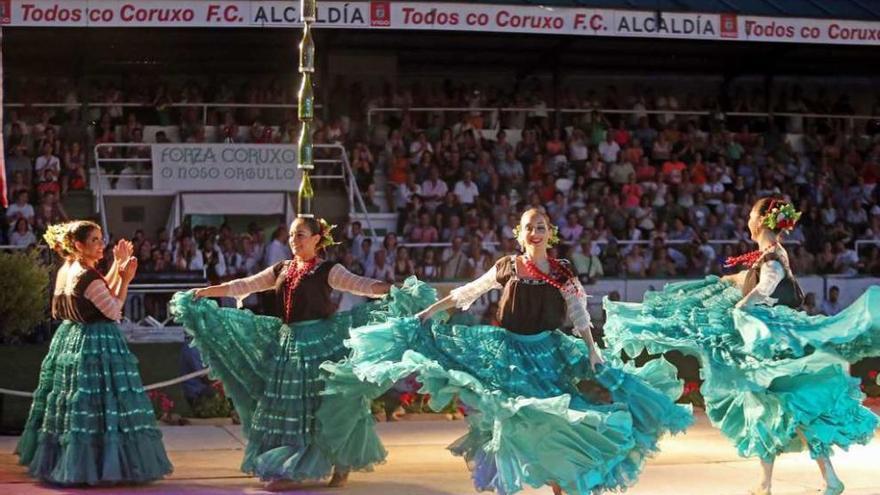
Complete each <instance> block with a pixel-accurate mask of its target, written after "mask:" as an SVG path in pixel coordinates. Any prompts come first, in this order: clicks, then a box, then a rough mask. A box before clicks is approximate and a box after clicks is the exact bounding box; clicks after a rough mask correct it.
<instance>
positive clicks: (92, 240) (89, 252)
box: [74, 229, 104, 265]
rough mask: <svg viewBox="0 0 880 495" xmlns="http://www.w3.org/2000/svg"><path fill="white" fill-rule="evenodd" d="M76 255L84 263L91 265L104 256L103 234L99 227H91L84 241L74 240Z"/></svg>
mask: <svg viewBox="0 0 880 495" xmlns="http://www.w3.org/2000/svg"><path fill="white" fill-rule="evenodd" d="M74 246H75V247H76V251H77V256H78V257H79V258H80V259H81V260H82V261H83V262H85V263H86V264H89V265H93V264H95V263H97V262H98V261H100V260H101V258H103V257H104V236H103V235H102V233H101V229H92V230H90V231H89V235H88V236H87V237H86V240H85V241H82V242H81V241H76V242H75V243H74Z"/></svg>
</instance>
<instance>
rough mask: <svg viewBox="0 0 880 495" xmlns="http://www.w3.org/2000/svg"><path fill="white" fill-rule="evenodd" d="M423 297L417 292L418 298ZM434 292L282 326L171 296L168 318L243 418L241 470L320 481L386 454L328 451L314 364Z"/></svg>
mask: <svg viewBox="0 0 880 495" xmlns="http://www.w3.org/2000/svg"><path fill="white" fill-rule="evenodd" d="M420 291H421V292H420ZM434 296H435V295H434V292H433V291H426V289H425V288H424V287H421V286H418V287H416V286H415V285H414V284H413V282H408V284H405V285H404V287H403V288H402V289H398V288H394V289H393V293H392V295H391V296H389V297H386V298H385V299H382V300H379V301H374V302H370V303H367V304H364V305H361V306H359V307H356V308H354V309H353V310H351V311H347V312H342V313H337V314H336V315H333V316H332V317H330V318H327V319H325V320H312V321H304V322H297V323H292V324H283V323H282V322H281V320H280V319H278V318H274V317H269V316H259V315H255V314H254V313H252V312H250V311H247V310H238V309H231V308H220V307H218V305H217V303H216V302H214V301H212V300H209V299H197V300H196V299H194V298H193V295H192V292H182V293H177V294H175V296H174V298H173V299H172V301H171V306H170V307H171V312H172V314H173V315H174V317H175V318H176V319H177V321H178V322H180V323H181V324H182V325H183V326H184V328H185V329H186V331H187V332H188V333H190V334H191V335H192V336H193V344H192V345H194V346H196V347H197V348H198V349H199V351H200V352H201V355H202V359H203V360H204V362H205V364H206V365H207V366H209V367H210V368H211V376H212V377H215V378H217V379H219V380H220V381H221V382H222V383H223V386H224V389H225V391H226V394H227V396H229V397H230V398H231V399H232V402H233V404H234V405H235V408H236V411H237V412H238V413H239V416H240V417H241V420H242V426H243V432H244V434H245V436H246V438H247V446H246V448H245V454H244V459H243V461H242V465H241V469H242V471H244V472H246V473H250V474H254V475H256V476H259V477H260V478H261V479H263V480H275V479H285V480H292V481H306V480H318V479H323V478H326V477H328V476H330V474H332V472H333V469H334V467H335V468H336V469H338V470H342V471H346V470H362V471H364V470H370V469H372V466H373V464H375V463H378V462H382V461H383V460H384V459H385V456H386V452H385V450H384V448H383V447H382V445H381V443H379V442H378V441H376V442H372V443H369V444H366V443H354V442H353V443H352V444H351V446H350V448H349V449H345V450H336V451H333V452H331V451H329V449H327V448H326V446H325V445H324V444H323V443H322V441H321V438H322V437H321V435H320V430H321V429H322V428H327V429H331V430H335V429H336V428H337V426H336V425H334V424H327V423H324V424H323V425H322V424H319V423H318V422H317V421H316V419H315V412H316V411H317V409H318V407H319V406H320V405H321V402H322V392H323V389H324V380H323V377H322V374H321V371H320V365H321V364H322V363H324V362H328V361H329V362H336V361H340V360H341V359H343V358H344V357H345V356H346V355H347V354H348V349H347V348H346V347H345V346H344V345H343V341H344V340H345V339H347V338H348V337H349V331H350V330H351V329H352V328H354V327H357V326H361V325H365V324H367V323H370V322H373V321H376V320H375V319H376V318H385V317H389V316H391V315H400V314H411V313H414V312H416V311H418V310H419V309H421V308H423V307H425V306H427V305H428V304H430V302H431V301H432V300H433V299H434Z"/></svg>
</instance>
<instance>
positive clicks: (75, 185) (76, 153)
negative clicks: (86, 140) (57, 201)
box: [61, 141, 87, 195]
mask: <svg viewBox="0 0 880 495" xmlns="http://www.w3.org/2000/svg"><path fill="white" fill-rule="evenodd" d="M86 185H87V184H86V153H85V151H84V150H83V149H82V145H81V144H80V142H79V141H73V142H72V143H70V145H69V146H68V147H67V148H66V149H65V150H64V172H63V173H62V175H61V194H62V195H64V194H67V191H79V190H82V189H85V188H86Z"/></svg>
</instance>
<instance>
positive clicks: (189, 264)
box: [174, 236, 205, 272]
mask: <svg viewBox="0 0 880 495" xmlns="http://www.w3.org/2000/svg"><path fill="white" fill-rule="evenodd" d="M174 268H175V269H176V270H177V271H184V272H185V271H194V270H202V269H204V268H205V260H204V258H203V257H202V251H201V250H200V249H198V247H197V245H196V242H195V241H194V240H193V238H192V237H190V236H184V237H183V238H181V239H180V241H178V246H177V248H176V249H175V253H174Z"/></svg>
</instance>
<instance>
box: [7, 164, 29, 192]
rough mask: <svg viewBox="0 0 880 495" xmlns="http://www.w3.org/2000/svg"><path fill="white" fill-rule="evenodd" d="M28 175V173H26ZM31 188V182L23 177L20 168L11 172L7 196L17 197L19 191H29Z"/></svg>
mask: <svg viewBox="0 0 880 495" xmlns="http://www.w3.org/2000/svg"><path fill="white" fill-rule="evenodd" d="M28 175H30V174H28ZM30 190H31V182H30V181H29V180H27V179H26V178H25V174H23V173H22V172H21V171H20V170H16V171H15V172H13V173H12V180H11V181H10V182H9V189H8V196H7V197H9V198H17V197H18V195H19V194H21V193H29V192H30Z"/></svg>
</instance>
